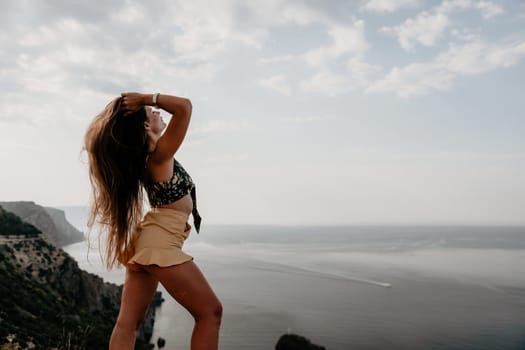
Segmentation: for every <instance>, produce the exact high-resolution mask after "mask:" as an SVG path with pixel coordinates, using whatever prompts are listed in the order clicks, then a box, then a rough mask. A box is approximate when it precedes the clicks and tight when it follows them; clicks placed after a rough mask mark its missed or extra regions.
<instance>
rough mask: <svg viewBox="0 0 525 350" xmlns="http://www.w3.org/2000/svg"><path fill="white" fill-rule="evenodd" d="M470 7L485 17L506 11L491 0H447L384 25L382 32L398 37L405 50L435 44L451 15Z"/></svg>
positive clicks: (448, 22) (448, 23)
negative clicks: (410, 16)
mask: <svg viewBox="0 0 525 350" xmlns="http://www.w3.org/2000/svg"><path fill="white" fill-rule="evenodd" d="M470 9H477V10H479V11H480V12H481V14H482V15H483V17H484V18H492V17H494V16H497V15H500V14H502V13H504V10H503V8H502V7H501V6H499V5H498V4H495V3H493V2H490V1H473V0H445V1H443V2H442V3H440V4H439V5H437V6H435V7H434V8H431V9H430V10H429V11H423V12H421V13H419V14H418V15H417V16H416V17H415V18H408V19H406V20H405V21H404V22H403V23H402V24H400V25H398V26H390V27H388V26H385V27H382V28H381V29H380V32H382V33H385V34H388V35H392V36H394V37H396V38H397V40H398V41H399V44H400V45H401V47H402V48H403V49H405V50H411V49H413V48H414V46H415V45H417V44H420V45H423V46H435V45H436V43H437V41H438V40H439V39H441V38H442V37H443V36H444V34H445V30H446V29H447V28H448V27H449V26H451V21H450V19H449V15H450V14H452V13H454V12H457V11H464V10H470ZM453 30H455V29H453ZM455 34H456V35H457V34H458V32H455Z"/></svg>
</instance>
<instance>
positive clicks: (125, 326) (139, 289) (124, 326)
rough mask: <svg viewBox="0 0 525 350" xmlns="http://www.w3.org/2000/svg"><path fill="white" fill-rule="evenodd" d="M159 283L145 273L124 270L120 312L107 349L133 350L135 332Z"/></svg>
mask: <svg viewBox="0 0 525 350" xmlns="http://www.w3.org/2000/svg"><path fill="white" fill-rule="evenodd" d="M158 284H159V281H158V280H157V279H155V277H153V276H151V275H150V274H149V273H147V272H146V271H132V270H129V269H126V280H125V282H124V289H123V290H122V298H121V303H120V312H119V315H118V319H117V322H116V323H115V327H114V328H113V333H112V334H111V339H110V341H109V349H110V350H112V349H118V350H125V349H131V350H133V349H134V347H135V339H136V331H137V329H138V328H139V326H140V324H141V323H142V321H143V320H144V318H145V317H146V313H147V311H148V307H149V305H150V304H151V300H152V298H153V295H154V294H155V291H156V290H157V286H158Z"/></svg>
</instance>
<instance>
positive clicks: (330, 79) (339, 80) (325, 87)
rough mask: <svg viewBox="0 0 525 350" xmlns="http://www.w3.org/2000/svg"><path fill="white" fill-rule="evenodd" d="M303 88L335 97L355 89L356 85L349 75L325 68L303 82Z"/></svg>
mask: <svg viewBox="0 0 525 350" xmlns="http://www.w3.org/2000/svg"><path fill="white" fill-rule="evenodd" d="M301 89H302V90H303V91H306V92H311V93H320V94H323V95H326V96H330V97H334V96H337V95H339V94H342V93H345V92H349V91H351V90H354V89H355V86H354V85H353V84H352V83H351V80H349V79H348V78H347V77H345V76H343V75H338V74H335V73H333V72H331V71H328V70H324V71H320V72H318V73H317V74H315V75H314V76H313V77H311V78H310V79H307V80H304V81H303V82H301Z"/></svg>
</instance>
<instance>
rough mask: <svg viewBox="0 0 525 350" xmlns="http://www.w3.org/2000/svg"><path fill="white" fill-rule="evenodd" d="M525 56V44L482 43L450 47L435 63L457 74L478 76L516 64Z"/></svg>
mask: <svg viewBox="0 0 525 350" xmlns="http://www.w3.org/2000/svg"><path fill="white" fill-rule="evenodd" d="M524 56H525V42H515V43H508V44H502V45H493V44H486V43H482V42H474V43H468V44H464V45H451V47H450V48H449V50H448V51H447V52H445V53H442V54H440V55H438V56H437V58H436V60H435V61H436V62H437V63H438V64H439V65H440V66H443V67H445V68H446V69H447V70H448V71H450V72H453V73H457V74H465V75H471V74H480V73H485V72H489V71H492V70H495V69H498V68H507V67H510V66H512V65H514V64H516V63H517V62H518V61H519V60H520V59H521V58H522V57H524Z"/></svg>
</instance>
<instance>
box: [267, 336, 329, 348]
mask: <svg viewBox="0 0 525 350" xmlns="http://www.w3.org/2000/svg"><path fill="white" fill-rule="evenodd" d="M275 350H326V348H325V347H324V346H319V345H316V344H312V343H311V342H310V340H308V339H306V338H305V337H303V336H300V335H297V334H283V335H282V336H281V337H280V338H279V340H278V341H277V344H275Z"/></svg>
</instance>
